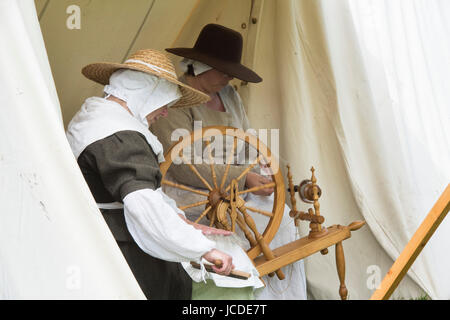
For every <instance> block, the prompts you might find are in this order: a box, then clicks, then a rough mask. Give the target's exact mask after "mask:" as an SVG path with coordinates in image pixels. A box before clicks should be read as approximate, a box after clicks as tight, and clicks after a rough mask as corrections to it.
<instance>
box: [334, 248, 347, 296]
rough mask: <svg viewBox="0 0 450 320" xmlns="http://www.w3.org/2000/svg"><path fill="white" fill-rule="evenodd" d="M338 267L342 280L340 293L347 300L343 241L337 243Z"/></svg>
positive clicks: (340, 280) (340, 279)
mask: <svg viewBox="0 0 450 320" xmlns="http://www.w3.org/2000/svg"><path fill="white" fill-rule="evenodd" d="M336 267H337V273H338V276H339V282H340V287H339V295H340V296H341V300H347V294H348V290H347V287H346V286H345V257H344V247H343V246H342V242H338V243H336Z"/></svg>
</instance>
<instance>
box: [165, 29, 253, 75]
mask: <svg viewBox="0 0 450 320" xmlns="http://www.w3.org/2000/svg"><path fill="white" fill-rule="evenodd" d="M242 47H243V40H242V35H241V34H240V33H239V32H237V31H234V30H233V29H230V28H227V27H224V26H221V25H218V24H214V23H211V24H207V25H206V26H204V27H203V29H202V31H200V34H199V36H198V38H197V41H196V42H195V45H194V47H193V48H168V49H166V51H168V52H170V53H173V54H176V55H177V56H181V57H184V58H188V59H192V60H196V61H200V62H202V63H204V64H206V65H208V66H210V67H213V68H214V69H217V70H219V71H221V72H223V73H226V74H228V75H229V76H232V77H234V78H238V79H240V80H244V81H248V82H261V81H262V79H261V77H260V76H258V75H257V74H256V73H255V72H254V71H252V70H250V69H249V68H247V67H246V66H244V65H242V64H241V58H242Z"/></svg>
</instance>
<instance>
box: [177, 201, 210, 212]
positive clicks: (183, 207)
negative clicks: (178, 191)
mask: <svg viewBox="0 0 450 320" xmlns="http://www.w3.org/2000/svg"><path fill="white" fill-rule="evenodd" d="M207 203H209V200H203V201H199V202H196V203H191V204H188V205H185V206H182V207H178V209H180V210H186V209H189V208H193V207H198V206H201V205H203V204H207Z"/></svg>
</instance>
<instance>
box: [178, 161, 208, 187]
mask: <svg viewBox="0 0 450 320" xmlns="http://www.w3.org/2000/svg"><path fill="white" fill-rule="evenodd" d="M181 157H182V158H183V161H184V164H187V165H188V166H189V168H190V169H191V170H192V172H194V173H195V175H196V176H197V177H198V178H199V179H200V180H201V181H202V182H203V184H204V185H205V186H206V187H207V188H208V189H209V191H212V190H213V189H212V188H211V186H210V185H209V183H208V181H206V180H205V178H203V177H202V175H201V174H200V172H198V170H197V168H196V167H194V165H193V164H192V163H189V161H188V160H187V159H186V157H185V156H184V155H181Z"/></svg>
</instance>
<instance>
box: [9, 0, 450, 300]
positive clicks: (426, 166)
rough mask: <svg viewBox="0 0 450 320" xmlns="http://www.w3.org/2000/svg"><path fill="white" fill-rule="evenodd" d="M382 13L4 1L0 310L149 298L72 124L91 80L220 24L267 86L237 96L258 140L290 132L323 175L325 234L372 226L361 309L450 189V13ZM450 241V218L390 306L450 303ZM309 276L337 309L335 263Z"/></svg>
mask: <svg viewBox="0 0 450 320" xmlns="http://www.w3.org/2000/svg"><path fill="white" fill-rule="evenodd" d="M376 3H377V4H376V5H375V1H369V0H363V1H351V0H348V1H347V0H339V1H335V0H328V1H327V0H317V1H313V0H286V1H270V0H183V1H181V0H134V1H127V2H125V1H119V0H93V1H87V0H78V1H73V0H72V1H66V0H58V1H56V0H36V1H34V2H33V1H31V0H2V1H0V39H1V40H2V41H1V43H2V46H1V48H0V58H1V59H0V63H1V67H2V72H1V73H0V85H1V95H0V99H1V108H2V109H1V110H2V111H3V113H2V116H1V117H0V132H1V137H2V138H1V140H0V195H1V199H2V204H3V205H2V211H1V213H0V298H9V299H21V298H39V299H52V298H68V299H79V298H83V299H97V298H102V299H103V298H106V299H110V298H111V299H120V298H123V299H139V298H143V297H144V296H143V294H142V292H141V290H140V289H139V287H138V285H137V283H136V281H135V279H134V278H133V276H132V274H131V271H130V270H129V268H128V266H127V264H126V262H125V260H124V258H123V257H122V255H121V253H120V250H119V249H118V247H117V246H116V245H115V242H114V239H113V237H112V235H111V234H110V232H109V230H108V228H107V226H106V224H105V223H104V221H103V219H102V216H101V214H100V212H99V211H98V209H97V208H96V205H95V202H94V200H93V198H92V196H91V194H90V192H89V189H88V187H87V185H86V184H85V182H84V180H83V177H82V175H81V173H80V172H79V170H78V167H77V164H76V161H75V159H74V158H73V156H72V154H71V150H70V148H69V146H68V144H67V141H66V140H65V135H64V126H65V125H67V123H68V122H69V121H70V119H71V117H72V116H73V115H74V113H75V112H76V111H77V110H78V108H79V107H80V106H81V104H82V102H83V100H84V99H85V98H87V97H89V96H92V95H100V94H101V91H102V88H101V87H100V86H98V85H96V84H95V83H93V82H91V81H88V80H87V79H85V78H84V77H83V76H82V75H81V73H80V70H81V68H82V67H83V66H84V65H86V64H88V63H91V62H95V61H123V60H124V59H125V58H126V57H127V55H128V54H129V53H131V52H133V51H135V50H137V49H140V48H154V49H159V50H163V49H164V48H167V47H173V46H192V45H193V43H194V41H195V38H196V37H197V35H198V33H199V31H200V30H201V28H202V27H203V26H204V25H205V24H207V23H211V22H213V23H219V24H223V25H225V26H227V27H230V28H233V29H235V30H238V31H239V32H241V33H242V35H243V37H244V43H245V49H244V56H243V63H244V64H245V65H247V66H249V67H251V68H253V69H254V70H255V71H256V72H257V73H258V74H260V75H261V76H262V78H263V79H264V81H263V82H262V83H261V84H246V83H241V82H240V81H236V80H234V81H233V84H234V85H235V86H236V88H237V89H238V91H239V92H240V94H241V96H242V97H243V100H244V102H245V105H246V108H247V111H248V115H249V118H250V122H251V124H252V127H253V128H279V129H280V143H281V147H280V157H281V162H282V164H283V165H286V164H287V163H289V164H290V165H291V168H292V169H293V174H294V177H295V178H296V179H299V180H300V179H303V178H307V177H308V176H309V173H308V170H309V168H310V167H311V165H314V166H315V167H316V169H317V174H318V179H319V183H320V185H321V187H322V189H323V191H324V195H323V197H322V198H321V212H322V213H323V214H324V216H325V218H326V224H327V225H331V224H336V223H339V224H347V223H349V222H351V221H354V220H358V219H365V220H366V221H367V223H368V226H367V227H365V228H364V229H362V230H360V231H358V232H356V233H354V235H353V237H352V238H351V239H350V240H348V241H346V242H345V243H344V251H345V255H346V261H347V268H346V269H347V277H346V282H347V287H348V289H349V298H350V299H367V298H369V297H370V295H371V293H372V292H373V290H374V289H375V287H374V286H373V284H374V283H376V281H373V280H374V279H375V280H377V279H378V280H381V278H382V277H383V276H384V274H385V273H386V272H387V270H388V269H389V267H390V266H391V264H392V262H393V260H394V259H395V258H396V257H397V256H398V255H399V253H400V252H401V250H402V249H403V247H404V245H405V244H406V243H407V241H408V240H409V238H410V237H411V236H412V234H413V233H414V231H415V229H416V228H417V227H418V225H419V224H420V222H421V221H422V219H423V218H424V216H425V215H426V213H427V212H428V210H429V209H430V208H431V207H432V205H433V203H434V201H436V200H437V198H438V197H439V195H440V193H441V192H442V191H443V190H444V188H445V186H446V185H447V184H448V182H449V180H450V167H449V165H448V164H449V163H450V133H449V128H448V126H446V125H445V124H446V123H448V120H449V119H450V118H449V115H450V110H449V108H448V105H449V102H450V87H449V86H450V84H449V83H448V81H445V78H446V76H447V75H448V74H450V59H449V58H450V43H449V41H448V39H449V37H448V35H449V32H450V27H449V25H448V21H450V20H449V18H450V6H449V4H448V2H445V1H439V0H434V1H419V0H415V1H396V2H395V3H392V2H388V1H376ZM380 4H381V5H380ZM71 5H75V6H77V7H78V8H79V13H80V15H79V17H78V18H79V19H80V20H79V21H74V20H73V19H76V18H77V17H75V16H73V15H74V14H76V11H73V10H71V8H69V7H70V6H71ZM72 8H73V7H72ZM399 19H400V20H399ZM398 21H401V22H402V23H399V22H398ZM71 23H72V25H71ZM77 23H78V24H77ZM171 58H172V59H173V61H175V62H176V61H179V59H178V58H177V57H174V56H171ZM449 228H450V224H449V223H448V221H444V222H443V223H442V225H441V226H440V228H439V229H438V231H437V232H436V234H435V235H434V237H433V238H432V239H431V241H430V242H429V244H428V246H427V247H426V248H425V249H424V250H423V252H422V254H421V256H420V257H419V258H418V259H417V261H416V263H415V264H414V265H413V267H412V269H411V270H410V272H409V273H408V276H407V277H406V278H405V279H404V280H403V281H402V283H401V285H400V286H399V288H398V289H397V291H396V292H395V294H394V296H393V297H394V298H399V297H402V298H412V297H418V296H421V295H422V294H423V292H425V293H427V294H428V295H429V296H430V297H432V298H434V299H436V298H440V299H448V298H450V278H448V277H447V276H446V272H447V270H448V269H449V267H450V259H449V258H448V257H447V256H445V255H443V254H442V252H448V251H449V249H450V241H449V240H450V239H449V237H450V232H448V231H449ZM306 229H307V225H306V224H305V230H303V231H304V232H306ZM306 272H307V279H308V291H309V294H310V296H311V297H312V298H315V299H337V298H338V290H337V288H338V283H339V282H338V278H337V275H336V270H335V261H334V252H333V250H330V253H329V254H328V255H327V256H321V255H314V256H312V257H309V258H307V259H306ZM288 285H289V284H288V283H286V286H288Z"/></svg>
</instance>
